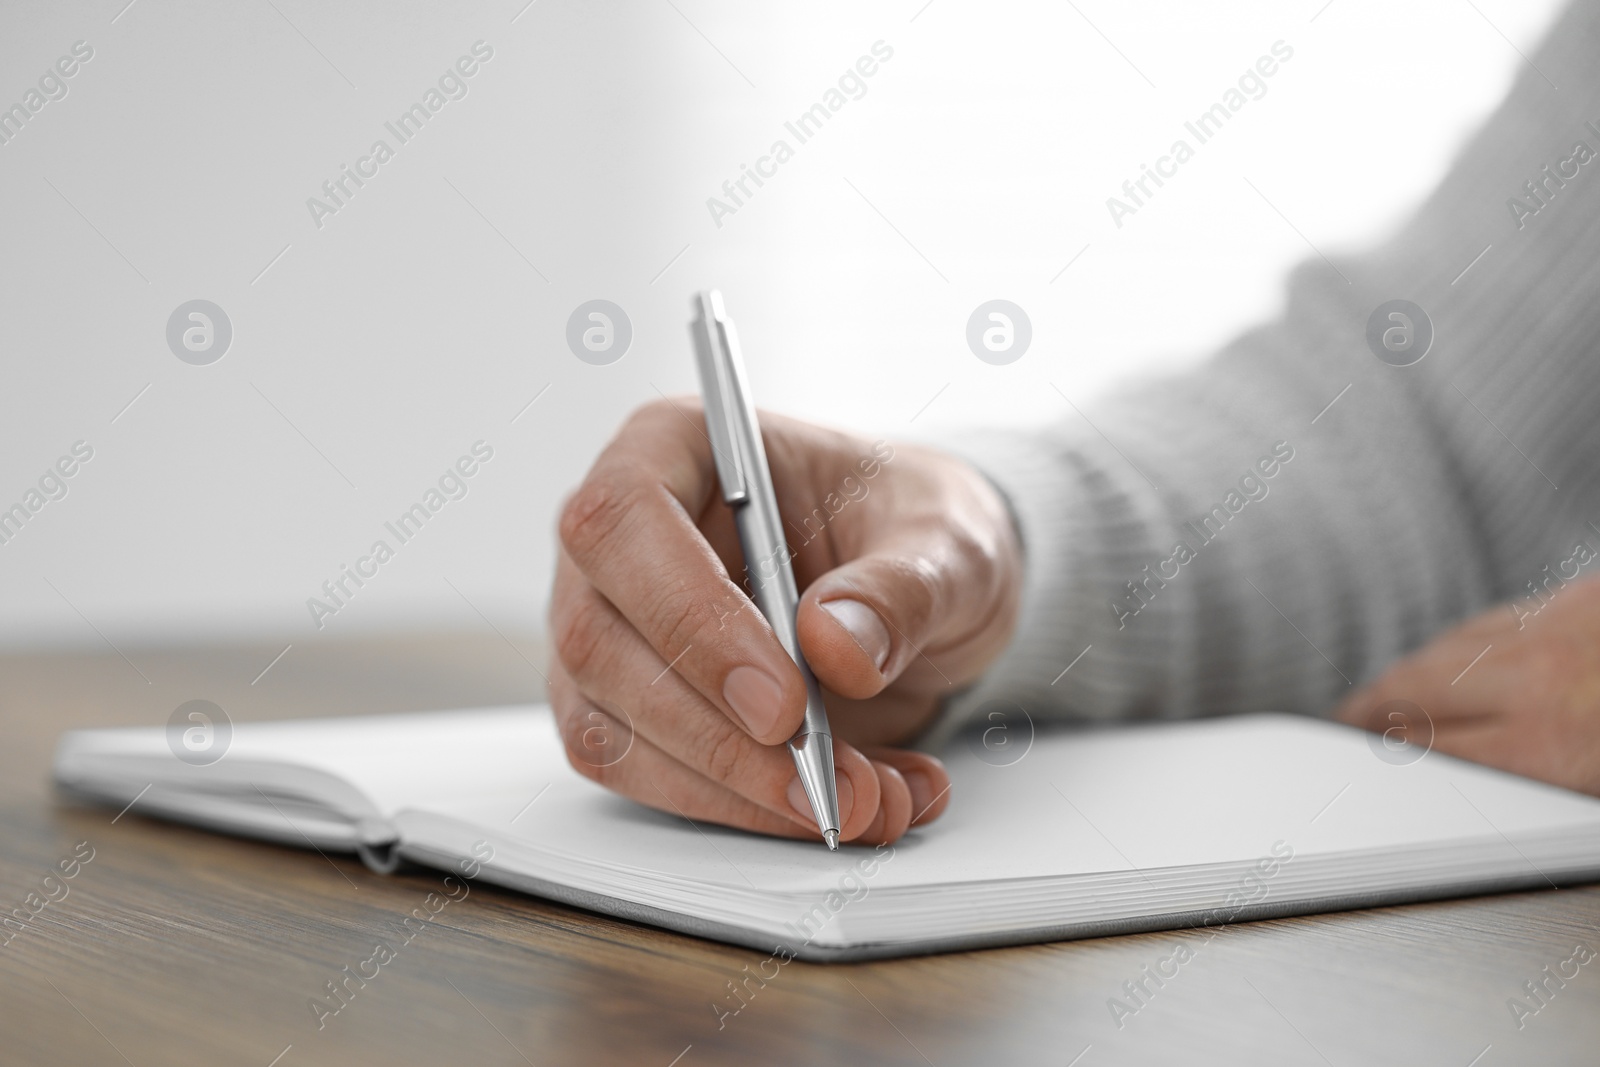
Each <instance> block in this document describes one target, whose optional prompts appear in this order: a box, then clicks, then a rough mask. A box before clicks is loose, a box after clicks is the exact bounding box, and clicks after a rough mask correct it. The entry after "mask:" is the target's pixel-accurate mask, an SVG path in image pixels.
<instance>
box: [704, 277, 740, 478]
mask: <svg viewBox="0 0 1600 1067" xmlns="http://www.w3.org/2000/svg"><path fill="white" fill-rule="evenodd" d="M694 303H695V311H696V312H697V314H696V316H695V320H694V323H693V324H692V325H691V326H690V333H691V334H692V335H693V337H694V342H695V345H694V347H695V362H696V365H697V366H698V367H699V370H700V391H701V393H702V394H703V395H704V397H705V414H706V433H707V436H709V437H710V439H711V454H712V456H713V458H714V459H715V461H716V464H717V481H718V482H719V483H720V484H721V486H722V499H723V502H724V503H727V504H743V503H745V502H746V501H748V500H749V498H750V493H749V488H748V486H747V485H746V484H745V467H746V464H745V458H744V456H743V455H742V454H741V453H740V450H739V444H738V442H739V435H738V433H737V432H736V431H735V429H734V419H735V418H737V414H736V412H737V408H738V406H739V405H740V404H742V403H743V402H744V398H743V397H742V396H740V395H739V393H738V389H737V387H736V385H735V379H734V374H733V363H732V361H733V359H734V352H733V346H734V343H735V342H734V341H733V335H732V325H733V324H732V323H730V322H729V321H728V315H727V311H726V310H725V309H724V308H723V304H722V293H721V292H719V291H718V290H716V289H710V290H707V291H705V292H702V293H700V294H698V295H697V296H696V297H695V301H694Z"/></svg>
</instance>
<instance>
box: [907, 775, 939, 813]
mask: <svg viewBox="0 0 1600 1067" xmlns="http://www.w3.org/2000/svg"><path fill="white" fill-rule="evenodd" d="M900 777H902V778H904V779H905V780H906V788H907V789H909V790H911V821H912V822H913V823H915V822H916V821H917V818H918V817H919V816H921V815H925V814H927V811H928V807H929V806H930V805H931V804H932V803H933V802H934V800H935V799H936V794H935V793H934V791H933V779H931V778H929V777H928V774H927V772H926V771H908V770H905V769H903V768H902V769H901V771H900Z"/></svg>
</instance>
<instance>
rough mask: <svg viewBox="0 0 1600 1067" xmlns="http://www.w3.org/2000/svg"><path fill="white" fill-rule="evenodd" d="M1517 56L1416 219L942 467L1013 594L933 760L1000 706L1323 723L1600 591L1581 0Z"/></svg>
mask: <svg viewBox="0 0 1600 1067" xmlns="http://www.w3.org/2000/svg"><path fill="white" fill-rule="evenodd" d="M1531 59H1532V63H1533V65H1535V66H1536V68H1537V69H1534V67H1532V66H1527V65H1525V66H1524V67H1523V70H1522V73H1521V74H1520V75H1519V77H1518V78H1517V80H1516V83H1515V85H1514V87H1513V89H1512V91H1511V93H1510V95H1509V96H1508V97H1507V99H1506V100H1505V102H1504V103H1503V104H1502V105H1501V106H1500V108H1499V109H1498V110H1497V111H1496V112H1495V113H1494V115H1493V116H1492V117H1491V118H1490V119H1489V120H1488V121H1487V123H1486V124H1485V125H1484V127H1483V129H1482V130H1480V131H1479V132H1478V134H1477V135H1476V136H1475V137H1474V138H1473V139H1472V140H1471V141H1470V142H1469V144H1468V145H1467V147H1466V148H1465V150H1464V151H1463V152H1462V153H1461V155H1460V157H1459V158H1458V159H1457V160H1456V161H1455V163H1454V164H1453V165H1452V167H1451V168H1450V171H1449V173H1448V175H1447V177H1446V178H1445V179H1444V181H1443V183H1442V184H1441V185H1440V186H1439V188H1438V189H1437V190H1436V191H1435V192H1434V193H1433V194H1432V196H1431V197H1430V198H1429V199H1428V200H1427V201H1426V203H1425V204H1424V205H1423V207H1422V208H1421V209H1420V210H1419V211H1418V212H1417V214H1416V215H1415V217H1414V218H1412V219H1411V220H1410V221H1409V223H1407V224H1406V225H1405V226H1404V227H1403V228H1402V229H1401V231H1400V232H1399V233H1398V234H1397V235H1396V236H1395V237H1394V238H1393V239H1392V240H1391V241H1389V242H1388V243H1387V244H1386V245H1384V246H1383V247H1381V248H1379V249H1377V250H1376V251H1374V252H1372V253H1371V254H1369V255H1366V256H1364V257H1361V258H1353V259H1336V260H1334V261H1332V262H1331V263H1330V262H1325V261H1323V260H1322V259H1320V258H1317V259H1313V260H1312V261H1311V262H1309V263H1307V264H1305V265H1303V266H1301V267H1300V268H1298V269H1297V270H1296V271H1294V273H1293V274H1292V276H1291V277H1290V279H1289V283H1288V297H1287V302H1286V308H1285V311H1284V313H1283V315H1282V317H1281V318H1280V319H1278V320H1277V321H1275V322H1272V323H1269V324H1267V325H1264V326H1262V327H1260V328H1258V329H1256V330H1254V331H1252V332H1250V333H1248V334H1246V335H1245V336H1243V337H1241V338H1239V339H1238V340H1237V341H1235V342H1234V343H1232V344H1231V345H1229V346H1228V347H1227V348H1225V349H1224V350H1223V351H1222V352H1220V353H1218V354H1217V355H1216V356H1215V358H1213V359H1211V360H1210V361H1209V362H1207V363H1206V364H1204V365H1203V366H1201V367H1200V368H1199V369H1197V370H1195V371H1194V372H1192V373H1189V374H1185V375H1182V376H1177V377H1173V378H1168V379H1163V380H1157V381H1152V382H1147V383H1142V384H1138V385H1135V386H1132V387H1130V388H1126V389H1124V390H1123V391H1121V392H1120V393H1118V394H1115V395H1113V396H1112V397H1110V398H1109V399H1107V400H1106V401H1105V402H1104V403H1101V404H1099V405H1095V406H1093V407H1089V406H1085V407H1084V409H1083V412H1082V416H1083V417H1080V416H1079V415H1077V414H1074V415H1072V416H1070V417H1069V419H1068V420H1067V421H1065V422H1063V423H1062V424H1061V425H1059V426H1056V427H1052V428H1050V429H1049V430H1047V431H1044V432H1037V433H1011V434H996V435H993V436H991V437H989V438H987V439H986V441H985V443H983V444H981V445H979V446H978V447H976V448H974V447H972V446H970V445H968V446H963V447H962V448H961V449H960V451H962V453H963V454H965V455H967V456H968V457H969V458H971V459H973V460H974V462H976V463H977V464H978V466H979V467H980V468H981V469H982V470H984V472H985V473H987V474H988V475H989V476H990V477H991V478H992V479H993V480H994V481H995V483H996V484H998V485H999V486H1000V487H1001V489H1002V490H1003V491H1004V492H1005V494H1006V495H1007V496H1008V497H1009V499H1010V502H1011V504H1012V505H1013V508H1014V511H1015V513H1016V516H1017V519H1018V523H1019V527H1020V529H1021V532H1022V535H1023V539H1024V542H1025V551H1026V555H1027V564H1026V567H1027V577H1026V582H1027V585H1026V592H1025V595H1024V604H1023V614H1022V620H1021V624H1020V628H1019V630H1018V633H1017V635H1016V637H1015V639H1014V640H1013V642H1012V643H1011V645H1010V647H1009V648H1008V650H1007V651H1006V653H1005V654H1004V656H1003V657H1002V659H1001V660H1000V661H999V662H998V663H997V664H996V666H995V667H993V668H992V669H991V670H990V671H989V673H988V674H987V675H986V676H985V677H984V678H983V679H982V680H981V681H980V682H979V684H978V685H976V686H975V687H974V688H973V689H972V690H970V691H968V692H967V693H965V694H962V695H960V696H959V697H957V698H956V699H954V700H952V701H951V702H950V703H949V705H948V708H947V711H946V714H945V716H944V718H943V719H942V721H941V722H940V723H939V724H938V726H936V728H935V730H934V731H933V737H931V738H930V739H929V740H930V741H934V742H936V741H937V739H938V738H939V736H941V735H946V734H947V733H948V732H949V731H950V730H952V729H954V728H955V727H957V726H959V725H960V724H961V723H962V722H963V721H964V720H967V719H970V718H971V717H973V716H974V715H975V714H977V713H979V712H980V711H981V710H982V709H983V708H984V707H985V706H986V704H987V702H988V701H990V700H992V699H995V698H1000V697H1004V698H1008V699H1011V700H1015V701H1016V702H1018V703H1020V704H1021V705H1022V706H1023V707H1024V708H1026V709H1027V711H1028V712H1029V714H1030V715H1032V716H1034V717H1040V716H1045V717H1049V716H1052V715H1054V716H1076V717H1087V718H1110V717H1178V716H1192V715H1211V714H1221V713H1231V712H1247V711H1258V710H1275V711H1290V712H1300V713H1307V714H1325V713H1327V712H1328V711H1329V710H1331V708H1332V707H1333V706H1334V704H1335V703H1336V702H1337V701H1338V700H1340V699H1341V698H1342V697H1344V696H1345V695H1346V694H1348V693H1350V692H1352V691H1353V688H1352V687H1354V686H1359V685H1361V684H1362V683H1363V682H1366V681H1369V680H1371V679H1372V678H1373V677H1375V676H1376V675H1377V674H1379V673H1380V672H1382V670H1383V669H1384V668H1385V667H1386V666H1387V665H1388V664H1390V663H1391V662H1393V661H1394V660H1395V659H1396V658H1397V657H1399V656H1401V655H1403V654H1404V653H1406V652H1408V651H1410V650H1412V649H1414V648H1416V647H1417V646H1418V645H1420V644H1422V643H1424V642H1426V641H1427V640H1428V639H1429V637H1431V636H1432V635H1434V634H1436V633H1437V632H1439V631H1440V630H1441V629H1443V628H1445V627H1447V626H1448V625H1450V624H1451V623H1453V622H1455V621H1457V620H1459V619H1461V618H1463V617H1464V616H1467V615H1469V614H1473V613H1476V612H1478V611H1480V610H1483V609H1485V608H1487V607H1489V606H1490V605H1492V604H1495V603H1497V602H1499V601H1503V600H1506V599H1508V598H1512V597H1517V596H1524V595H1527V594H1528V593H1529V592H1530V591H1532V590H1533V589H1534V588H1535V587H1538V588H1545V587H1546V585H1547V583H1550V582H1551V581H1552V580H1553V579H1556V580H1565V578H1570V577H1571V576H1572V575H1573V574H1574V573H1575V572H1577V573H1580V574H1586V573H1589V572H1591V571H1592V572H1600V563H1594V562H1593V561H1592V560H1593V558H1594V557H1595V556H1596V550H1597V549H1600V299H1597V298H1600V4H1597V3H1589V2H1580V3H1578V4H1576V5H1574V6H1573V7H1571V8H1570V9H1568V10H1567V11H1566V12H1565V13H1564V14H1563V16H1562V17H1561V18H1560V19H1559V20H1558V23H1557V25H1556V27H1555V28H1554V29H1553V30H1552V31H1551V32H1550V34H1549V35H1548V37H1547V39H1546V41H1545V42H1544V44H1543V46H1542V47H1541V48H1540V49H1539V51H1538V52H1537V53H1535V54H1533V55H1532V57H1531ZM1540 72H1542V74H1541V73H1540ZM1546 78H1548V79H1549V80H1548V81H1547V80H1546ZM1552 82H1553V83H1554V86H1559V89H1558V88H1555V87H1553V86H1552V84H1551V83H1552ZM1381 165H1382V161H1381V158H1379V157H1375V158H1374V166H1379V167H1381ZM1375 180H1377V179H1376V178H1375ZM1486 246H1492V247H1489V250H1488V251H1487V252H1486V253H1485V254H1484V255H1483V256H1482V258H1481V259H1480V260H1478V261H1477V262H1476V263H1473V260H1474V257H1476V256H1478V255H1479V253H1480V252H1483V250H1484V249H1485V247H1486ZM1469 263H1470V264H1472V266H1471V269H1470V270H1466V272H1465V274H1462V271H1463V269H1464V268H1466V267H1467V266H1468V264H1469ZM1458 276H1459V277H1458ZM1395 299H1405V300H1409V301H1412V302H1414V303H1415V304H1416V305H1418V306H1420V307H1421V308H1422V309H1423V311H1424V312H1425V313H1426V315H1427V317H1428V318H1429V319H1430V320H1431V322H1432V324H1433V330H1434V338H1433V340H1432V344H1431V348H1430V349H1429V351H1428V352H1427V354H1426V356H1425V358H1423V359H1421V360H1420V361H1419V362H1417V363H1415V364H1412V365H1410V366H1395V365H1391V364H1392V363H1394V362H1401V361H1403V360H1404V359H1405V358H1409V356H1414V355H1415V353H1416V349H1415V348H1413V349H1412V350H1411V352H1410V354H1409V356H1405V355H1402V356H1397V357H1394V358H1392V359H1391V360H1390V362H1384V361H1381V360H1380V359H1379V358H1377V357H1376V356H1375V355H1374V351H1373V349H1372V348H1371V347H1370V346H1369V344H1368V340H1367V334H1368V320H1369V317H1371V316H1372V315H1373V313H1374V311H1375V310H1376V309H1378V308H1379V306H1380V305H1383V304H1385V303H1386V302H1388V301H1391V300H1395ZM1380 318H1381V319H1382V322H1381V325H1383V326H1384V327H1385V328H1388V326H1389V325H1397V326H1398V328H1400V329H1402V330H1403V329H1404V324H1403V323H1402V322H1401V320H1391V319H1389V318H1388V317H1387V316H1381V317H1380ZM1418 328H1419V329H1420V328H1421V327H1420V325H1419V326H1418ZM1379 332H1380V333H1381V330H1380V331H1379ZM1414 337H1415V335H1414ZM1391 340H1392V341H1393V342H1394V343H1395V344H1403V343H1404V341H1405V337H1404V335H1403V334H1395V335H1391ZM1413 343H1415V340H1413ZM1330 404H1331V406H1330ZM1580 546H1583V547H1582V550H1581V551H1580ZM1547 568H1548V570H1547ZM1562 576H1565V577H1562ZM1552 588H1553V586H1552ZM1506 610H1507V611H1508V612H1509V611H1511V610H1512V609H1511V608H1507V609H1506ZM1086 649H1087V651H1085V650H1086ZM1069 665H1071V669H1070V670H1066V668H1067V667H1068V666H1069ZM1463 666H1465V664H1463ZM1064 670H1065V673H1062V672H1063V671H1064Z"/></svg>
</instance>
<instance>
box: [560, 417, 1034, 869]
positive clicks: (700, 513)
mask: <svg viewBox="0 0 1600 1067" xmlns="http://www.w3.org/2000/svg"><path fill="white" fill-rule="evenodd" d="M761 428H762V436H763V438H764V439H765V442H766V449H767V458H768V461H769V462H770V464H771V467H772V476H773V481H774V483H775V485H776V488H777V493H778V508H779V511H780V512H781V513H782V514H783V517H784V520H785V522H786V524H787V526H788V528H789V537H790V542H789V546H790V551H791V552H793V553H794V559H793V567H794V572H795V580H796V583H797V584H798V586H799V587H800V589H801V590H802V596H801V601H800V609H799V614H798V620H797V624H798V630H799V635H800V645H801V648H802V650H803V651H804V653H805V656H806V659H807V661H808V662H809V663H810V664H811V667H812V670H813V671H814V672H815V673H816V676H817V680H818V681H819V682H820V683H821V685H822V687H823V689H824V691H825V693H826V702H827V707H828V717H829V721H830V724H831V725H832V727H833V736H834V743H833V747H834V760H835V765H836V768H837V771H838V782H839V818H840V822H841V823H843V825H842V826H841V827H840V838H841V839H842V840H844V841H857V842H860V843H866V844H876V843H881V842H886V841H893V840H895V839H897V838H899V837H900V836H901V835H902V834H904V833H905V832H906V830H907V829H908V828H909V827H911V826H913V825H919V824H922V823H926V822H929V821H931V820H933V819H936V818H938V816H939V815H940V814H941V813H942V812H943V811H944V809H945V806H946V805H947V804H948V803H949V785H950V779H949V776H948V775H947V773H946V772H945V769H944V766H943V764H941V763H940V762H939V761H938V760H937V759H935V758H933V757H932V756H928V755H924V754H921V753H917V752H910V751H906V750H902V749H897V748H893V747H890V746H893V745H895V744H897V743H901V742H904V741H906V740H909V739H910V738H912V737H914V736H915V735H916V734H917V733H918V732H919V731H920V730H921V729H922V728H923V727H924V726H926V725H927V724H928V723H929V722H930V721H931V720H932V719H933V717H934V715H935V714H936V712H937V711H938V707H939V702H940V700H941V699H943V698H944V697H945V696H947V695H949V694H951V693H953V692H955V691H956V690H957V689H959V688H960V687H961V686H962V685H964V684H966V683H968V682H970V681H972V680H973V679H975V678H976V677H977V676H978V675H979V674H980V673H982V671H983V669H984V668H985V667H986V666H988V664H989V663H990V662H991V661H992V660H993V659H994V658H995V657H996V656H997V655H998V654H999V652H1000V649H1001V648H1002V647H1003V646H1004V645H1005V643H1006V641H1007V639H1008V638H1009V637H1010V634H1011V630H1012V628H1013V627H1014V626H1015V622H1016V615H1017V605H1018V599H1019V595H1020V584H1021V551H1020V548H1019V546H1018V542H1017V537H1016V533H1015V531H1014V529H1013V527H1012V524H1011V520H1010V517H1009V515H1008V513H1007V511H1006V509H1005V506H1004V504H1003V502H1002V501H1001V500H1000V498H999V495H998V493H996V492H995V490H994V489H993V487H992V486H990V485H989V483H988V482H987V481H986V480H985V479H984V478H983V477H982V476H981V475H979V474H978V473H977V472H976V471H974V470H972V469H971V468H970V467H968V466H967V465H965V464H964V463H961V462H960V461H958V460H956V459H954V458H952V457H949V456H946V455H943V454H941V453H938V452H935V451H932V450H928V449H922V448H912V447H909V446H903V445H902V446H893V447H891V446H890V445H888V444H887V443H886V442H881V441H880V442H877V443H876V444H874V443H872V442H870V441H867V440H864V439H861V438H857V437H853V436H850V435H847V434H843V433H837V432H834V431H832V430H825V429H821V428H818V427H815V426H811V425H808V424H806V423H802V422H797V421H795V420H793V419H786V418H782V417H779V416H776V415H766V414H764V415H762V416H761ZM560 537H561V556H560V560H559V562H558V563H557V567H556V579H555V590H554V592H553V594H552V596H551V606H550V626H551V632H552V633H553V634H554V638H555V648H556V659H557V662H555V663H553V664H552V665H551V666H552V670H551V674H550V701H551V705H552V707H553V708H554V709H555V716H556V721H557V723H558V724H559V726H560V729H561V734H562V738H563V741H564V742H565V744H566V747H567V754H568V757H569V759H570V760H571V761H572V765H573V766H574V767H576V768H577V769H578V770H579V771H580V772H582V773H583V774H584V775H586V776H587V777H589V778H592V779H594V780H595V781H597V782H600V783H602V784H604V785H606V786H607V787H609V788H611V789H614V790H616V791H617V792H619V793H622V794H623V795H625V796H628V797H631V798H633V799H634V800H636V801H638V802H640V803H641V804H647V805H649V806H650V807H653V808H659V809H660V810H662V811H667V812H675V813H678V814H680V815H683V816H686V817H687V818H690V819H696V820H701V819H703V820H707V821H710V822H716V823H722V824H724V825H728V826H736V827H743V828H745V829H749V830H757V831H760V832H762V833H769V834H777V835H781V836H784V837H805V838H813V839H816V838H818V836H819V835H818V833H817V825H816V821H815V819H814V818H813V816H812V814H811V807H810V805H809V803H807V801H806V798H805V792H804V790H803V789H802V787H801V785H800V781H799V778H798V777H797V775H796V774H795V769H794V762H793V759H792V758H791V757H790V755H789V752H788V749H787V748H786V747H785V744H784V743H785V742H786V741H787V740H788V739H789V738H790V737H792V736H793V735H794V733H795V731H796V730H797V729H798V728H799V726H800V723H801V721H802V719H803V718H804V715H805V702H806V691H805V684H804V682H803V681H802V680H801V677H800V672H799V670H798V668H796V667H795V665H794V662H793V661H792V660H790V658H789V656H788V654H787V653H785V652H784V650H783V646H782V645H780V644H779V643H778V640H777V638H776V637H775V636H774V635H773V633H772V630H771V628H770V627H769V626H768V625H767V623H766V620H765V619H764V618H762V616H761V614H760V612H759V611H757V610H756V608H755V606H754V604H753V603H752V602H751V601H750V599H749V597H748V596H747V595H746V593H745V566H744V559H743V555H742V553H741V551H740V548H739V540H738V535H737V532H736V530H735V528H734V523H733V515H732V512H731V511H730V510H729V509H728V508H727V506H726V505H724V504H723V503H722V497H721V494H720V492H719V491H718V489H717V482H716V470H715V467H714V466H713V463H712V455H711V446H710V443H709V442H708V441H707V439H706V436H705V418H704V415H703V413H702V411H701V409H700V405H699V403H698V401H692V400H674V401H661V402H656V403H652V404H650V405H648V406H646V407H644V408H641V409H640V410H639V411H637V412H635V413H634V415H633V416H632V417H631V418H630V419H629V420H628V422H627V423H626V425H624V426H623V428H622V430H621V432H620V433H619V434H618V435H617V437H616V439H615V440H613V441H612V442H611V444H610V445H608V446H607V448H606V450H605V451H604V452H603V453H602V454H601V456H600V458H599V459H598V460H596V461H595V465H594V467H593V469H591V470H590V472H589V474H588V476H587V477H586V478H585V480H584V482H583V484H582V485H581V486H580V487H579V488H578V490H577V492H576V493H574V494H573V496H572V498H571V499H570V500H569V501H568V502H567V504H566V507H565V508H564V510H563V511H562V515H561V522H560ZM630 722H631V731H630V726H629V723H630ZM630 740H631V747H628V748H627V751H626V754H625V755H622V756H621V758H616V755H615V754H616V753H618V752H620V751H621V750H622V748H623V747H625V746H626V745H627V744H628V742H629V741H630ZM607 753H610V755H608V754H607Z"/></svg>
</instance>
